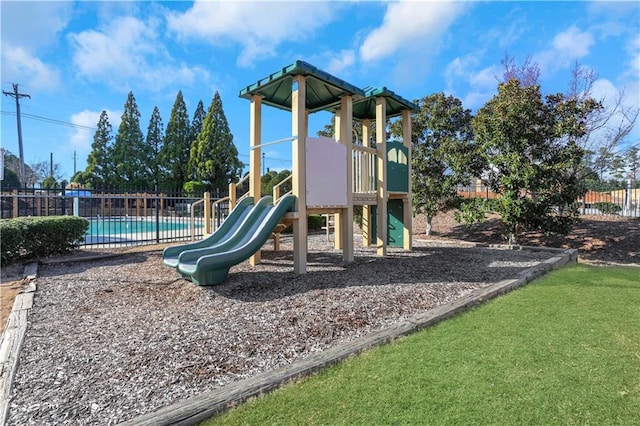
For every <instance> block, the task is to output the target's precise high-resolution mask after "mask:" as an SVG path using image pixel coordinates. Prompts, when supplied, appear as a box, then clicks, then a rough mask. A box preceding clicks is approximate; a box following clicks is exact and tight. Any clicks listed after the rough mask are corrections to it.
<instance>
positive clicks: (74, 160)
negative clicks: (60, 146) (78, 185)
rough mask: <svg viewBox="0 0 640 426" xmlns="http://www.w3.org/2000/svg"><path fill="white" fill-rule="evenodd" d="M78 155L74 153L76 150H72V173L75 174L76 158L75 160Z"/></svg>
mask: <svg viewBox="0 0 640 426" xmlns="http://www.w3.org/2000/svg"><path fill="white" fill-rule="evenodd" d="M77 158H78V156H77V155H76V152H75V151H73V175H74V176H75V175H76V160H77Z"/></svg>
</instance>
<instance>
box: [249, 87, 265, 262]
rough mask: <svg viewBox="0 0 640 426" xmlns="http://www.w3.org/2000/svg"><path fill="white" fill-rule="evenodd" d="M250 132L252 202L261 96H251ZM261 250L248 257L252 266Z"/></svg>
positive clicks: (256, 184) (257, 175) (257, 172)
mask: <svg viewBox="0 0 640 426" xmlns="http://www.w3.org/2000/svg"><path fill="white" fill-rule="evenodd" d="M249 120H250V133H249V145H250V147H251V148H250V156H249V196H250V197H253V202H254V203H257V202H258V200H259V199H260V196H261V193H260V178H261V176H260V161H261V160H260V151H261V149H260V144H261V143H262V142H261V138H262V96H260V95H253V96H251V112H250V118H249ZM260 259H261V251H260V249H258V251H256V252H255V253H254V254H253V255H252V256H251V257H250V258H249V263H250V264H251V265H253V266H255V265H257V264H259V263H260Z"/></svg>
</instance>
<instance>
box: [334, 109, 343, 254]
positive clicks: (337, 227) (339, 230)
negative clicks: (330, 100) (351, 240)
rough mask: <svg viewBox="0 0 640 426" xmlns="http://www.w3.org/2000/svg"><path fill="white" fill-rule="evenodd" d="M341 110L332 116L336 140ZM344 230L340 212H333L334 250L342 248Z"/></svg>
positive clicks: (339, 139) (336, 138)
mask: <svg viewBox="0 0 640 426" xmlns="http://www.w3.org/2000/svg"><path fill="white" fill-rule="evenodd" d="M341 114H342V113H341V111H340V110H337V111H336V113H335V116H334V122H333V138H334V139H335V140H337V141H342V140H341V138H340V135H341V132H342V128H341V126H340V115H341ZM343 232H344V228H343V226H342V221H341V220H340V213H335V214H334V215H333V248H334V249H335V250H342V234H343Z"/></svg>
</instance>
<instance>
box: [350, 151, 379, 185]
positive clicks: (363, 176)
mask: <svg viewBox="0 0 640 426" xmlns="http://www.w3.org/2000/svg"><path fill="white" fill-rule="evenodd" d="M377 154H378V151H377V150H376V149H375V148H370V147H367V146H362V145H353V169H352V171H353V176H352V178H353V179H352V182H353V192H354V193H355V194H372V193H375V192H376V167H377V164H376V163H377V159H378V155H377Z"/></svg>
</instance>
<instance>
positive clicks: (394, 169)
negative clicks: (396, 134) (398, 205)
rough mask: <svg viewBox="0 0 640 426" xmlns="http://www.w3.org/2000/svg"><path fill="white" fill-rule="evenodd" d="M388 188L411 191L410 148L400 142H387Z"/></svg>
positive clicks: (390, 189) (395, 190)
mask: <svg viewBox="0 0 640 426" xmlns="http://www.w3.org/2000/svg"><path fill="white" fill-rule="evenodd" d="M387 190H388V191H391V192H409V149H408V148H407V147H406V146H404V145H403V144H402V143H400V142H388V143H387Z"/></svg>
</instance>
